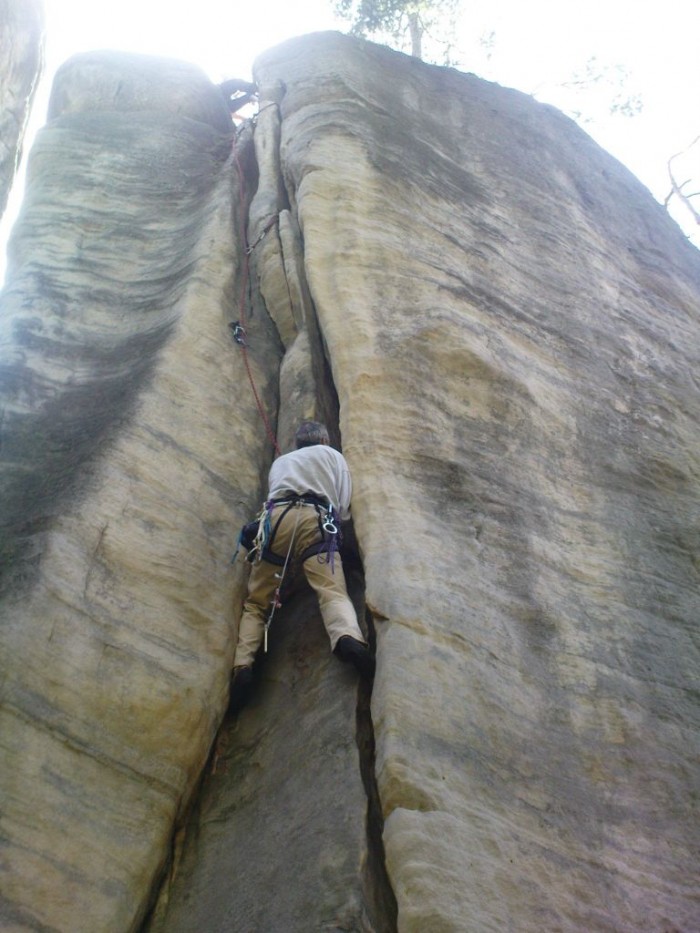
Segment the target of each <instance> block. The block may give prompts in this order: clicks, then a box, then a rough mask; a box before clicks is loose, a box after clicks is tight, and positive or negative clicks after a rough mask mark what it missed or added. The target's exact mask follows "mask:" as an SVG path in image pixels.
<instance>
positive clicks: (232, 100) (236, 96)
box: [219, 78, 258, 113]
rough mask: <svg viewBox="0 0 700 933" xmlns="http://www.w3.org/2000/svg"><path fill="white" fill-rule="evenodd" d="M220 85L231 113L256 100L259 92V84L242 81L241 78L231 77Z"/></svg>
mask: <svg viewBox="0 0 700 933" xmlns="http://www.w3.org/2000/svg"><path fill="white" fill-rule="evenodd" d="M219 87H220V88H221V93H222V94H223V95H224V97H225V99H226V106H227V107H228V109H229V111H230V112H231V113H236V111H238V110H240V109H241V107H245V105H246V104H249V103H250V102H251V101H253V100H255V98H256V97H257V93H258V86H257V84H253V83H252V82H250V81H242V80H241V79H240V78H229V80H228V81H222V82H221V84H220V85H219Z"/></svg>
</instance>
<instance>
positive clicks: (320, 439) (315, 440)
mask: <svg viewBox="0 0 700 933" xmlns="http://www.w3.org/2000/svg"><path fill="white" fill-rule="evenodd" d="M294 440H295V441H296V445H297V450H299V448H301V447H313V446H314V445H315V444H326V445H328V444H330V442H331V439H330V437H329V436H328V428H326V426H325V424H321V422H320V421H302V422H301V424H300V425H299V427H298V428H297V433H296V434H295V435H294Z"/></svg>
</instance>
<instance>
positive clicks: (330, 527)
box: [321, 518, 338, 535]
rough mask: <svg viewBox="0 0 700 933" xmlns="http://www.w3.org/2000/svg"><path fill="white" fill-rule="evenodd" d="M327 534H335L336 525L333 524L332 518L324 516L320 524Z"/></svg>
mask: <svg viewBox="0 0 700 933" xmlns="http://www.w3.org/2000/svg"><path fill="white" fill-rule="evenodd" d="M321 527H322V528H323V530H324V531H325V533H326V534H327V535H337V534H338V526H337V525H336V524H335V522H334V521H333V519H332V518H326V520H325V522H324V523H323V525H322V526H321Z"/></svg>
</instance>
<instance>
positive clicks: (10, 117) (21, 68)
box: [0, 0, 43, 214]
mask: <svg viewBox="0 0 700 933" xmlns="http://www.w3.org/2000/svg"><path fill="white" fill-rule="evenodd" d="M42 26H43V4H42V2H41V0H0V214H2V212H3V211H4V210H5V205H6V204H7V196H8V194H9V191H10V186H11V185H12V180H13V178H14V176H15V172H16V170H17V164H18V162H19V157H20V152H21V146H22V137H23V135H24V128H25V125H26V122H27V119H28V117H29V108H30V106H31V101H32V97H33V96H34V90H35V88H36V84H37V81H38V79H39V72H40V70H41V61H42V50H43V38H42Z"/></svg>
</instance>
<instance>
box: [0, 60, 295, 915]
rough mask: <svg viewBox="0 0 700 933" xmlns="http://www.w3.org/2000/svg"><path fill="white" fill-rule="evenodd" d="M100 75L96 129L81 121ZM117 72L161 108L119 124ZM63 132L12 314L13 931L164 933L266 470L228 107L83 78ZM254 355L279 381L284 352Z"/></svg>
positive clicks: (142, 81)
mask: <svg viewBox="0 0 700 933" xmlns="http://www.w3.org/2000/svg"><path fill="white" fill-rule="evenodd" d="M83 68H84V69H85V70H84V80H83V83H84V84H85V85H86V88H85V91H84V94H85V97H84V100H85V101H86V100H87V99H88V98H89V93H88V88H89V87H90V86H92V85H93V84H94V86H95V95H94V96H95V108H94V109H93V110H90V109H89V107H88V106H87V104H86V103H85V104H84V105H82V106H81V107H79V108H78V107H76V106H72V107H70V110H69V112H68V113H66V114H61V112H60V108H59V107H58V106H57V105H56V104H55V101H56V100H57V99H61V98H62V96H63V95H62V90H61V89H62V87H63V85H62V82H64V81H65V82H66V84H67V86H68V87H71V86H73V84H74V83H75V84H77V85H78V86H79V85H80V84H81V78H80V75H81V73H82V71H83ZM115 68H121V73H122V78H121V85H122V89H123V91H122V93H123V95H125V96H128V91H129V90H130V89H135V90H136V91H137V92H138V91H139V89H140V88H143V87H144V85H148V87H150V89H151V92H152V95H153V96H152V99H151V100H152V103H153V106H152V107H150V105H149V102H148V101H145V104H144V106H141V107H139V106H138V104H134V109H132V110H128V109H127V110H115V109H110V106H109V101H110V97H109V94H105V93H103V89H104V87H105V85H106V84H107V83H108V81H109V80H111V77H112V74H113V72H114V69H115ZM183 83H184V85H185V86H186V89H187V90H186V93H185V94H183V95H182V98H180V96H179V95H178V92H177V88H178V86H179V85H180V84H183ZM197 95H199V97H200V101H201V107H200V108H199V109H198V108H197V105H196V99H197ZM137 96H138V94H137V93H133V94H131V99H136V98H137ZM149 107H150V109H149ZM53 110H54V112H53V117H54V118H53V119H52V121H51V122H50V123H49V124H48V125H47V127H46V128H45V129H44V130H43V131H42V133H41V135H40V137H39V138H38V140H37V142H36V144H35V147H34V149H33V150H32V157H31V160H30V166H29V175H28V193H27V197H26V201H25V204H24V206H23V210H22V215H21V217H20V219H19V221H18V224H17V225H16V228H15V234H14V237H13V240H12V242H11V245H10V251H9V253H10V259H11V267H10V270H9V276H8V284H7V287H6V289H5V291H4V293H3V296H2V308H1V312H0V314H1V316H0V322H1V323H0V327H1V328H2V332H1V337H2V344H1V347H2V350H1V352H2V360H1V365H2V369H1V376H0V379H1V383H0V384H1V385H2V406H1V407H2V447H1V450H2V479H1V492H0V501H2V503H3V507H2V522H1V529H0V530H1V533H2V550H3V566H2V570H3V593H4V599H3V604H2V618H3V632H2V670H3V678H2V725H1V726H0V735H1V736H2V744H3V761H2V798H3V811H4V814H3V815H4V820H5V824H4V828H3V835H4V837H5V838H6V846H7V849H6V867H5V874H4V876H3V883H2V888H3V895H4V897H5V898H6V902H5V906H4V907H3V910H4V915H3V920H4V921H5V922H6V923H8V924H10V925H11V924H12V923H14V924H15V926H16V927H17V928H18V929H24V928H27V929H60V930H66V931H67V930H71V931H77V930H85V931H91V933H92V931H95V930H126V929H130V928H131V927H132V925H133V924H135V923H137V922H138V919H139V917H141V916H142V915H143V913H144V911H145V910H146V908H147V906H148V902H149V899H150V892H151V889H152V886H153V883H154V879H156V878H157V877H158V873H159V872H160V871H161V868H162V866H163V865H164V863H165V862H166V859H167V857H168V853H169V851H170V845H171V835H172V832H173V825H174V822H175V821H176V820H177V818H178V814H179V813H181V811H182V810H183V809H184V807H185V805H186V803H187V800H188V798H189V796H190V792H191V789H192V787H193V786H194V784H195V782H196V780H197V778H198V774H199V772H200V770H201V768H202V767H203V765H204V762H205V761H206V758H207V756H208V753H209V748H210V744H211V741H212V738H213V736H214V732H215V729H216V727H217V725H218V722H219V720H220V718H221V714H222V710H223V708H224V705H225V703H226V694H227V686H228V676H227V675H228V667H229V665H230V659H231V656H232V650H233V640H232V634H233V630H234V629H233V624H234V619H233V609H232V605H233V602H232V601H233V597H234V595H235V594H236V593H238V592H239V588H240V585H241V582H242V580H241V577H240V575H236V574H232V573H231V572H230V570H229V569H228V567H227V564H228V559H229V556H230V552H231V550H232V547H233V542H234V540H235V532H234V529H235V528H236V527H237V525H239V524H240V522H241V521H242V520H243V519H244V518H246V517H247V515H248V512H249V510H250V509H251V508H252V507H253V504H254V503H255V502H257V500H258V497H259V495H260V493H259V489H258V484H259V477H260V472H261V470H264V468H265V467H266V466H267V462H268V461H269V451H268V450H267V449H266V444H265V438H264V437H263V438H260V436H259V434H258V431H257V427H258V422H257V414H256V411H255V406H254V404H253V402H252V400H251V399H250V398H249V395H248V394H246V393H243V392H242V391H241V386H242V384H243V383H244V382H245V372H244V370H243V366H242V363H241V360H240V357H239V356H238V355H237V353H236V350H235V347H234V345H233V343H232V341H231V339H230V332H229V331H228V326H227V325H228V322H229V321H230V320H231V319H232V317H233V316H234V315H233V308H234V304H235V291H236V289H235V287H234V286H235V276H236V274H237V269H238V268H239V260H238V259H237V256H236V250H237V248H236V244H235V237H234V230H235V227H236V218H235V215H234V213H233V210H234V209H235V210H238V204H239V198H238V186H237V185H236V184H235V183H234V179H235V175H234V171H233V167H232V158H231V136H230V134H231V124H230V120H229V118H228V116H227V113H226V110H225V107H224V105H223V101H222V100H221V97H220V95H219V94H218V92H217V90H216V89H215V88H213V87H212V86H211V84H210V83H209V82H208V81H207V80H206V79H205V78H204V77H203V76H202V75H201V74H200V73H199V72H198V71H197V70H195V69H193V68H190V67H188V66H184V65H181V64H179V63H178V64H171V63H168V62H160V63H159V64H158V66H157V67H156V68H154V66H153V63H152V62H149V61H147V60H143V59H140V58H130V57H124V58H122V59H121V61H120V62H119V61H118V60H117V59H114V58H110V57H108V58H106V60H105V68H104V72H101V71H100V69H99V68H98V67H96V65H95V62H94V60H93V59H91V58H90V57H87V58H86V59H81V60H79V61H74V62H71V63H69V64H68V65H67V66H66V67H65V69H64V72H63V74H62V75H59V76H58V78H57V85H56V93H55V94H54V105H53ZM198 114H199V115H200V116H201V119H197V117H198ZM212 114H213V117H212ZM224 130H225V131H226V132H224ZM241 145H242V148H243V156H242V158H243V161H244V164H245V165H248V166H249V165H250V155H251V154H252V146H251V145H247V146H245V145H244V144H243V143H242V144H241ZM234 194H235V197H234ZM257 341H258V345H259V346H260V347H261V348H266V349H267V351H268V353H269V358H270V360H272V361H273V365H271V366H270V373H272V374H274V372H275V366H274V361H275V360H276V359H277V350H276V348H277V342H276V337H275V335H274V333H273V331H272V330H271V329H268V330H267V331H266V330H265V328H264V327H262V328H258V335H257ZM253 366H254V368H256V369H257V370H259V368H258V367H257V366H256V364H255V363H254V362H253ZM258 380H259V388H260V392H261V394H262V396H263V398H264V399H265V400H266V402H267V403H268V404H270V405H271V406H273V407H274V398H275V395H274V392H275V387H274V384H273V383H272V382H271V381H270V378H269V377H268V375H266V374H265V373H262V372H259V371H258ZM267 446H269V445H267ZM235 601H236V602H238V601H239V597H236V599H235ZM12 928H13V929H14V928H15V927H14V926H13V927H12Z"/></svg>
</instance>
